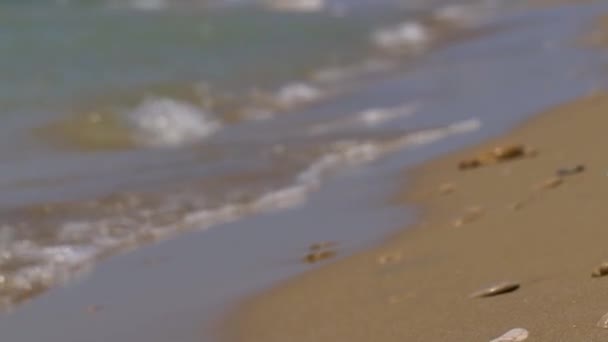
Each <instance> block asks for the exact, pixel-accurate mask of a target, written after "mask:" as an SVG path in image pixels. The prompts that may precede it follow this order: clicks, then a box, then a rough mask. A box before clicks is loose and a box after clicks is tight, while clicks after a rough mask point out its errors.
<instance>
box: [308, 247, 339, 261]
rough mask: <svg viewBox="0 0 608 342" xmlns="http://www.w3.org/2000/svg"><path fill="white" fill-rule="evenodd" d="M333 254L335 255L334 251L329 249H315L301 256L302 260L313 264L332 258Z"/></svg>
mask: <svg viewBox="0 0 608 342" xmlns="http://www.w3.org/2000/svg"><path fill="white" fill-rule="evenodd" d="M335 255H336V252H335V251H331V250H330V251H315V252H311V253H308V254H306V256H305V257H304V258H303V261H304V262H307V263H309V264H314V263H316V262H319V261H322V260H325V259H329V258H332V257H334V256H335Z"/></svg>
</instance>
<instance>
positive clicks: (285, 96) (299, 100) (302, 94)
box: [276, 82, 322, 108]
mask: <svg viewBox="0 0 608 342" xmlns="http://www.w3.org/2000/svg"><path fill="white" fill-rule="evenodd" d="M321 96H322V93H321V90H320V89H318V88H317V87H314V86H312V85H310V84H307V83H303V82H296V83H290V84H287V85H285V86H283V87H282V88H281V89H279V91H278V92H277V94H276V101H277V102H278V103H279V105H280V106H282V107H286V108H292V107H295V106H298V105H302V104H306V103H311V102H314V101H316V100H318V99H320V98H321Z"/></svg>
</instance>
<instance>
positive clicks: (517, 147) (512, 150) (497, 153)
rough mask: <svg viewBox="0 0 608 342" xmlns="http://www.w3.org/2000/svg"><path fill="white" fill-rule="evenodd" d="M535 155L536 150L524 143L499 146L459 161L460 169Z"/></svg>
mask: <svg viewBox="0 0 608 342" xmlns="http://www.w3.org/2000/svg"><path fill="white" fill-rule="evenodd" d="M535 155H536V150H533V149H531V148H528V147H526V146H525V145H522V144H513V145H504V146H497V147H494V148H493V149H491V150H489V151H487V152H484V153H482V154H480V155H478V156H475V157H473V158H469V159H464V160H461V161H460V162H459V163H458V169H460V170H468V169H474V168H478V167H480V166H484V165H491V164H496V163H501V162H506V161H512V160H516V159H520V158H524V157H532V156H535Z"/></svg>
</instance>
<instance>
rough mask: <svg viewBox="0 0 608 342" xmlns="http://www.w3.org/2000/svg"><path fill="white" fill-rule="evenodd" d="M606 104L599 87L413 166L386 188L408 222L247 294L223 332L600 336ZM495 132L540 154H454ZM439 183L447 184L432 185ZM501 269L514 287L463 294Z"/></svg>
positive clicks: (290, 336) (235, 337) (338, 336)
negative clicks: (464, 165)
mask: <svg viewBox="0 0 608 342" xmlns="http://www.w3.org/2000/svg"><path fill="white" fill-rule="evenodd" d="M607 114H608V94H593V95H589V96H587V97H585V98H581V99H579V100H577V101H574V102H572V103H567V104H564V105H561V106H559V107H557V108H554V109H551V110H549V111H548V113H545V114H544V115H540V116H539V117H537V118H535V119H533V120H532V121H531V122H529V123H527V124H526V125H524V126H523V127H521V128H519V129H517V130H516V131H515V132H513V133H511V134H509V135H507V136H506V137H504V138H500V139H497V140H495V141H491V142H488V143H487V144H485V145H483V146H478V147H475V148H473V149H469V150H466V151H463V152H460V153H457V154H454V155H450V156H447V157H445V158H442V159H440V160H438V161H434V162H431V163H429V164H426V165H424V166H421V167H420V168H418V169H417V170H415V171H414V172H413V176H414V179H415V180H416V182H415V185H414V186H413V188H410V189H409V190H408V191H407V192H406V193H403V194H399V195H398V196H396V197H397V200H398V201H405V202H408V203H415V204H417V205H420V208H422V209H423V210H422V211H423V214H422V215H421V219H420V220H419V223H418V224H417V225H415V226H414V227H410V229H407V230H406V231H404V232H402V233H399V234H398V235H397V236H395V237H392V238H391V239H389V241H388V242H387V243H386V244H385V245H383V246H381V247H379V248H376V249H374V250H372V251H368V252H364V253H361V254H358V255H355V256H352V257H349V258H346V259H343V260H340V261H337V262H335V263H332V264H328V265H326V266H325V267H322V268H320V269H318V270H316V271H313V272H309V273H307V274H304V275H302V276H299V277H297V278H296V279H292V280H291V281H289V282H287V283H285V284H282V285H280V286H279V287H277V288H275V289H272V290H271V291H268V292H266V293H263V294H261V295H258V296H255V297H254V298H252V299H250V300H248V301H247V302H246V303H245V304H244V305H243V306H242V307H240V308H239V310H238V312H237V313H236V314H234V315H232V316H231V318H230V319H229V320H228V321H227V323H226V326H225V329H224V331H225V332H226V336H224V337H225V338H226V340H227V341H247V342H257V341H260V342H261V341H263V342H273V341H277V342H279V341H280V342H285V341H289V342H298V341H307V342H312V341H316V342H321V341H328V342H329V341H332V342H340V341H348V342H356V341H365V342H370V341H382V342H385V341H386V342H388V341H400V342H403V341H412V342H413V341H469V342H474V341H490V340H491V339H492V338H495V337H497V336H500V335H501V334H503V333H505V332H506V331H507V330H509V329H512V328H516V327H521V328H525V329H527V330H529V332H530V337H529V338H528V339H527V340H526V341H551V342H558V341H570V342H573V341H598V342H599V341H607V340H608V329H601V328H598V327H597V326H596V323H597V322H598V320H599V319H600V317H601V316H602V315H604V314H605V313H607V312H608V276H607V277H605V278H592V277H591V272H592V270H593V269H594V268H595V267H597V266H598V265H599V264H600V263H601V262H603V261H608V174H607V172H608V147H606V144H605V143H604V142H605V141H606V139H607V138H606V137H608V115H607ZM505 143H507V144H510V143H524V144H526V145H528V146H531V147H534V148H535V149H537V151H538V153H537V155H536V156H535V157H530V158H522V159H518V160H515V161H508V162H504V163H498V164H494V165H489V166H484V167H480V168H477V169H473V170H467V171H459V170H458V169H457V167H456V165H457V164H458V162H459V161H460V160H462V159H463V158H467V157H469V156H472V155H477V154H479V153H480V152H482V151H486V150H488V149H489V148H491V147H493V146H496V145H501V144H505ZM578 164H584V165H585V167H586V169H585V171H584V172H582V173H579V174H575V175H570V176H565V177H563V178H562V180H563V183H561V184H558V185H557V186H555V187H548V188H541V189H538V185H539V184H542V183H543V182H545V181H546V180H548V179H551V178H552V177H554V175H555V173H556V170H557V169H559V168H563V167H566V168H567V167H571V166H576V165H578ZM410 176H411V175H410ZM445 183H450V184H453V192H450V191H447V190H446V188H448V189H449V187H447V186H444V189H443V191H441V189H440V188H441V187H442V184H445ZM554 185H555V184H554ZM442 192H443V193H442ZM446 192H447V193H446ZM514 205H515V206H514ZM471 207H477V209H475V210H474V213H473V214H466V212H467V210H469V209H470V208H471ZM463 217H465V218H466V219H465V220H464V221H466V222H464V224H462V225H460V226H458V225H455V224H454V222H455V220H458V219H459V218H463ZM504 280H507V281H514V282H517V283H519V284H520V285H521V288H519V289H518V290H516V291H514V292H512V293H508V294H503V295H499V296H495V297H491V298H474V299H472V298H469V294H471V293H472V292H474V291H476V290H478V289H481V288H484V287H485V286H487V285H492V284H493V283H496V282H500V281H504Z"/></svg>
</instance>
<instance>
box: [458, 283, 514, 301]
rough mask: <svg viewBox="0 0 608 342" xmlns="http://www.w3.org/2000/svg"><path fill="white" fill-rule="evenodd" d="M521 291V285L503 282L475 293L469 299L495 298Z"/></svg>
mask: <svg viewBox="0 0 608 342" xmlns="http://www.w3.org/2000/svg"><path fill="white" fill-rule="evenodd" d="M517 289H519V284H518V283H514V282H509V281H506V282H502V283H498V284H495V285H492V286H490V287H487V288H485V289H482V290H479V291H476V292H473V293H472V294H471V295H470V296H469V297H471V298H482V297H493V296H497V295H500V294H505V293H509V292H513V291H515V290H517Z"/></svg>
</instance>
